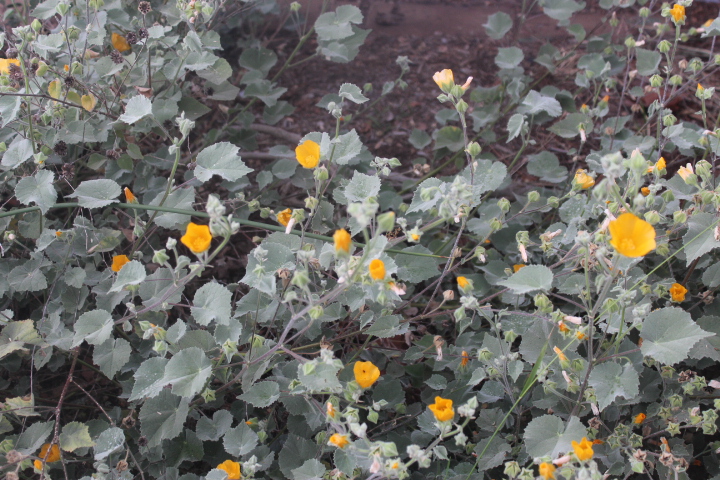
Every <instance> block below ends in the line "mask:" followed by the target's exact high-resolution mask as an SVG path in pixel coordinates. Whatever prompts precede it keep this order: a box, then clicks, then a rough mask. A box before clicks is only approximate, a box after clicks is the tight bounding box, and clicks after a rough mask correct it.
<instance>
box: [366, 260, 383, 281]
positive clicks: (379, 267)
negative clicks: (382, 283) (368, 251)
mask: <svg viewBox="0 0 720 480" xmlns="http://www.w3.org/2000/svg"><path fill="white" fill-rule="evenodd" d="M368 270H369V271H370V278H372V279H373V280H382V279H384V278H385V263H383V261H382V260H379V259H377V258H376V259H375V260H373V261H372V262H370V266H369V267H368Z"/></svg>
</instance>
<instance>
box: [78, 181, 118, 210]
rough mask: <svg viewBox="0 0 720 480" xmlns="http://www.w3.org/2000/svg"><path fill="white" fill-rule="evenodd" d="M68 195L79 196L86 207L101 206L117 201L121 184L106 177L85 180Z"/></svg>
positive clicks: (80, 201)
mask: <svg viewBox="0 0 720 480" xmlns="http://www.w3.org/2000/svg"><path fill="white" fill-rule="evenodd" d="M67 196H68V197H71V198H77V200H78V203H80V206H81V207H84V208H100V207H104V206H107V205H110V204H111V203H117V202H118V199H117V198H118V197H119V196H120V185H118V184H117V183H116V182H115V181H114V180H108V179H106V178H103V179H98V180H85V181H84V182H82V183H81V184H80V186H78V188H76V189H75V191H74V192H73V193H71V194H69V195H67Z"/></svg>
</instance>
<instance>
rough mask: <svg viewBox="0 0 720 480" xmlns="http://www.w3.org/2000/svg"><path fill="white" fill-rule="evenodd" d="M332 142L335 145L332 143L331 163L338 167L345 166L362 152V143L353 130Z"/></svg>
mask: <svg viewBox="0 0 720 480" xmlns="http://www.w3.org/2000/svg"><path fill="white" fill-rule="evenodd" d="M334 142H336V143H334V145H335V151H334V152H333V158H332V161H333V162H334V163H337V164H338V165H347V164H348V162H350V160H352V159H354V158H355V157H357V156H358V155H359V154H360V152H361V150H362V142H361V141H360V137H359V136H358V134H357V132H356V131H355V129H354V128H353V129H352V130H350V131H349V132H348V133H346V134H344V135H340V136H339V137H338V138H337V140H335V141H334Z"/></svg>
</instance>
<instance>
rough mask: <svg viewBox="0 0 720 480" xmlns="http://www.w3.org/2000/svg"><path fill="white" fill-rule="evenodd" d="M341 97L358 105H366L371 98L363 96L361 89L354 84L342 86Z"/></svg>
mask: <svg viewBox="0 0 720 480" xmlns="http://www.w3.org/2000/svg"><path fill="white" fill-rule="evenodd" d="M340 96H341V97H343V98H347V99H348V100H350V101H351V102H353V103H357V104H361V103H365V102H367V101H368V100H369V98H367V97H366V96H365V95H363V94H362V91H361V90H360V87H358V86H357V85H354V84H352V83H343V84H342V85H340Z"/></svg>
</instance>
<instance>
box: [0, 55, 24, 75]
mask: <svg viewBox="0 0 720 480" xmlns="http://www.w3.org/2000/svg"><path fill="white" fill-rule="evenodd" d="M10 65H17V66H18V67H19V66H20V60H18V59H17V58H0V73H4V74H9V73H10Z"/></svg>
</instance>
